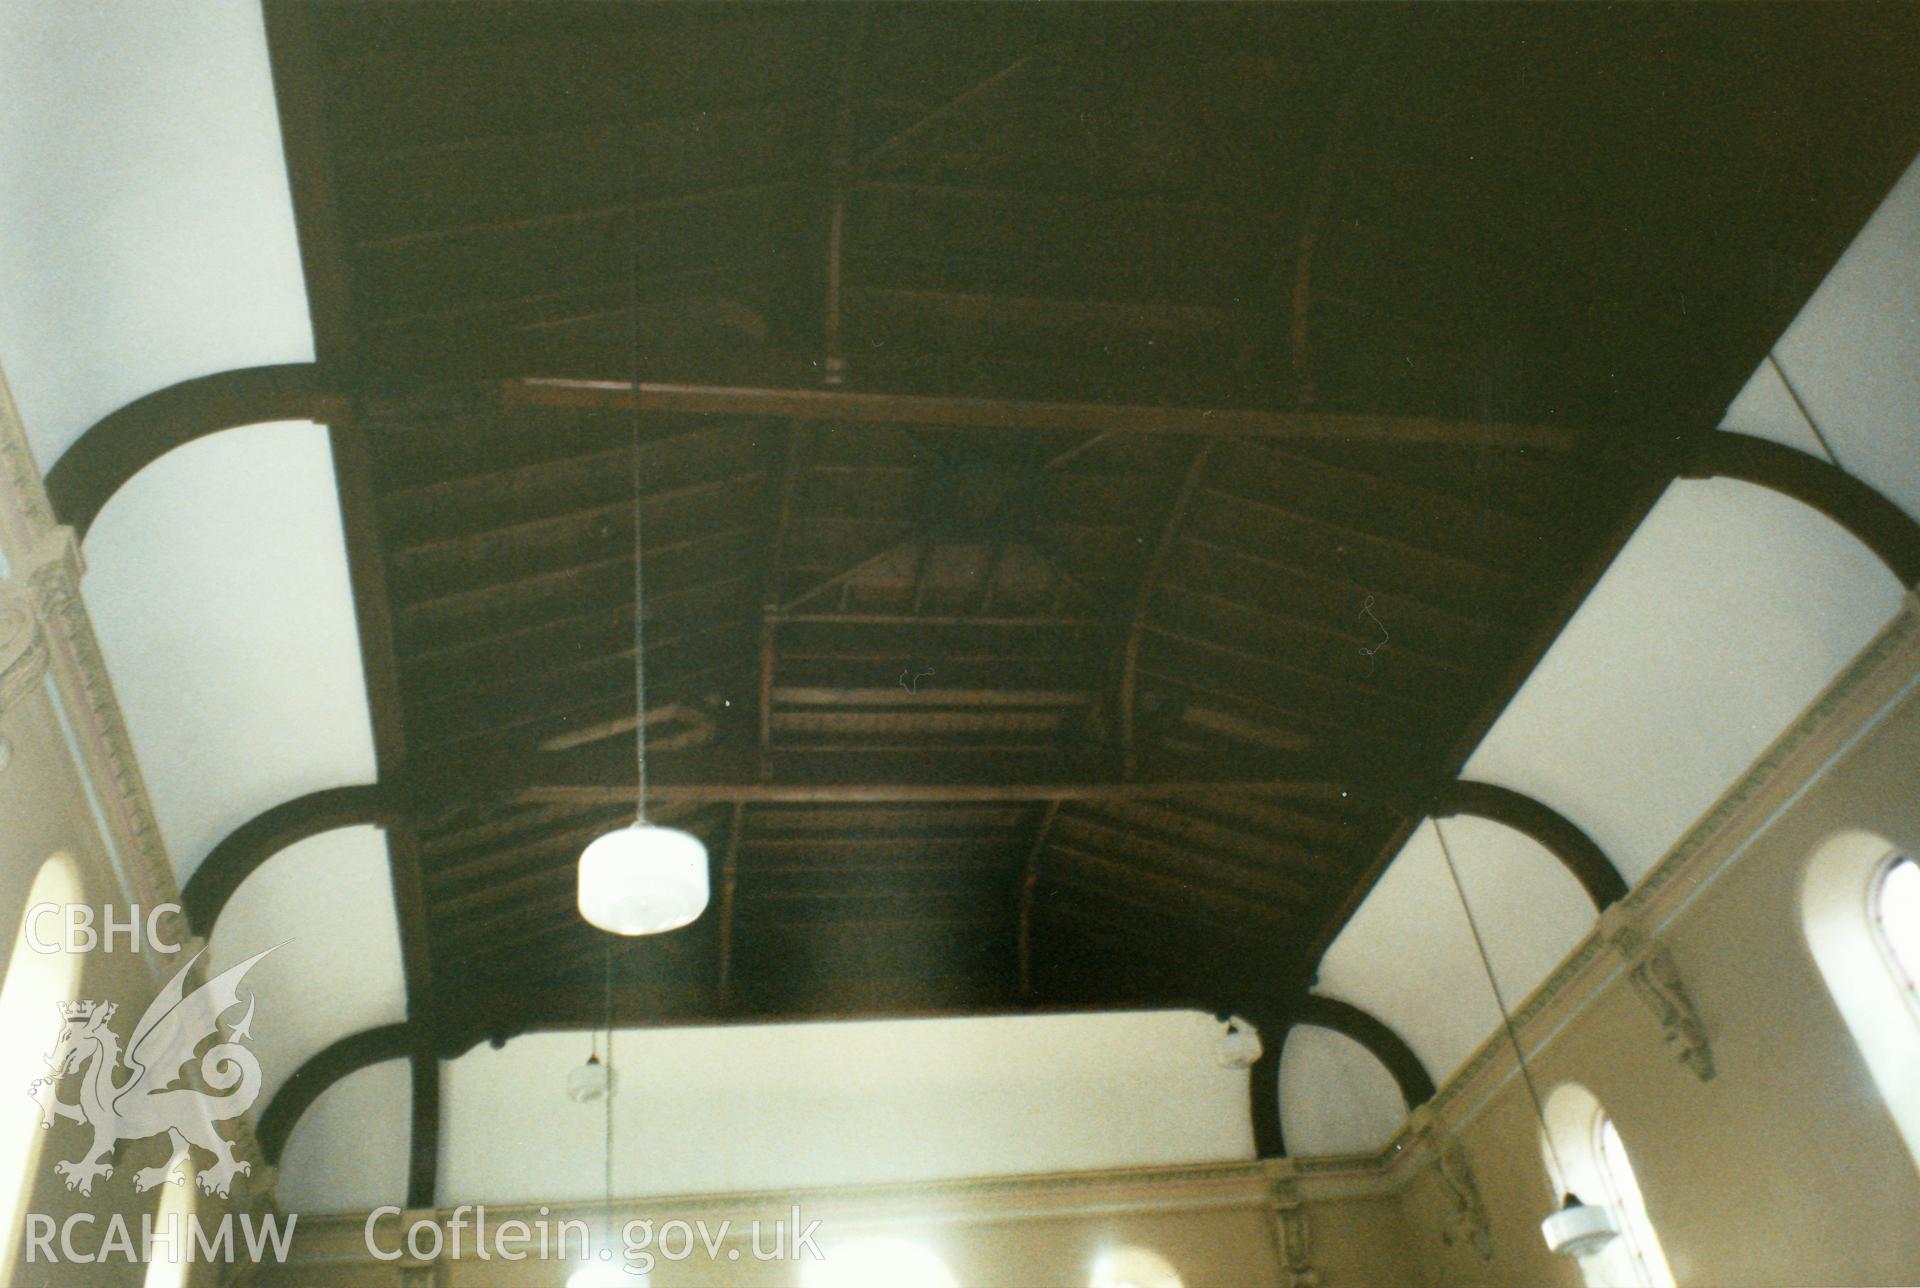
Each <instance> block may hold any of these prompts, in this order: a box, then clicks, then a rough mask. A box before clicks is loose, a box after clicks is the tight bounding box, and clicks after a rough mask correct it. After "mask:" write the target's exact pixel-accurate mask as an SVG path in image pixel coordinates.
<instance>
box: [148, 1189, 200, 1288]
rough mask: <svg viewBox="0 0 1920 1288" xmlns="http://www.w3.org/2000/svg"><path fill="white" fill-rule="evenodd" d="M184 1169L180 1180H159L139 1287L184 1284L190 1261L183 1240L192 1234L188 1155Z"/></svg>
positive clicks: (179, 1287)
mask: <svg viewBox="0 0 1920 1288" xmlns="http://www.w3.org/2000/svg"><path fill="white" fill-rule="evenodd" d="M185 1171H186V1178H185V1179H184V1180H183V1181H181V1183H180V1184H178V1185H175V1184H174V1183H173V1182H172V1181H163V1182H161V1184H160V1208H159V1211H157V1212H155V1213H154V1216H153V1235H154V1242H153V1257H152V1259H151V1260H150V1261H148V1262H147V1277H146V1280H145V1281H144V1283H143V1285H142V1288H186V1284H187V1270H188V1267H189V1264H190V1263H189V1262H188V1261H187V1243H188V1241H189V1240H190V1239H191V1238H192V1237H193V1231H192V1229H191V1226H190V1222H191V1221H192V1219H193V1205H194V1198H195V1195H196V1190H195V1189H194V1177H193V1164H192V1160H191V1159H189V1160H188V1162H187V1164H186V1167H185ZM162 1239H165V1242H164V1243H163V1242H162Z"/></svg>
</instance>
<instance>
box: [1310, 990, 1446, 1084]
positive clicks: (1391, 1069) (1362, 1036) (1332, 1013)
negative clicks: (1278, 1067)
mask: <svg viewBox="0 0 1920 1288" xmlns="http://www.w3.org/2000/svg"><path fill="white" fill-rule="evenodd" d="M1293 1023H1295V1024H1311V1025H1314V1026H1315V1027H1317V1028H1323V1029H1332V1030H1333V1031H1334V1032H1335V1033H1340V1034H1344V1035H1345V1036H1347V1037H1350V1038H1352V1039H1353V1040H1354V1041H1355V1042H1358V1043H1359V1044H1360V1045H1361V1046H1363V1047H1365V1048H1366V1049H1367V1050H1368V1051H1371V1052H1372V1053H1373V1058H1374V1059H1376V1060H1378V1061H1379V1062H1380V1063H1381V1064H1383V1065H1385V1066H1386V1067H1387V1072H1388V1073H1390V1074H1392V1075H1393V1080H1394V1082H1395V1083H1397V1084H1398V1085H1399V1087H1400V1098H1401V1099H1403V1100H1405V1101H1406V1102H1407V1108H1408V1109H1414V1108H1417V1107H1419V1106H1420V1105H1424V1104H1425V1103H1426V1102H1427V1101H1429V1100H1432V1099H1433V1092H1434V1086H1433V1075H1431V1074H1429V1073H1428V1072H1427V1066H1426V1065H1424V1064H1421V1063H1420V1057H1419V1056H1417V1055H1415V1054H1414V1053H1413V1048H1412V1047H1410V1046H1408V1045H1407V1044H1406V1041H1405V1039H1403V1038H1402V1037H1401V1036H1400V1035H1399V1034H1398V1033H1395V1032H1394V1031H1393V1030H1392V1029H1391V1028H1389V1027H1388V1026H1387V1024H1386V1022H1385V1021H1384V1020H1379V1019H1376V1018H1374V1016H1373V1015H1372V1014H1370V1013H1369V1012H1366V1011H1363V1010H1361V1009H1360V1008H1359V1007H1357V1006H1355V1005H1354V1004H1353V1003H1351V1002H1342V1001H1340V1000H1339V999H1338V998H1333V997H1321V996H1320V995H1319V994H1317V993H1309V994H1307V996H1306V997H1305V998H1304V999H1303V1000H1302V1001H1301V1003H1300V1006H1299V1007H1298V1009H1296V1010H1295V1011H1294V1013H1293ZM1281 1040H1282V1042H1283V1043H1284V1041H1285V1035H1284V1034H1283V1035H1282V1039H1281Z"/></svg>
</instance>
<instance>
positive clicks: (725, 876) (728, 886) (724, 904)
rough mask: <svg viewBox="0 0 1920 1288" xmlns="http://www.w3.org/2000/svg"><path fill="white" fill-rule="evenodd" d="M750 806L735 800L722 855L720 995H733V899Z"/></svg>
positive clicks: (738, 878) (738, 875) (737, 885)
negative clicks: (741, 844)
mask: <svg viewBox="0 0 1920 1288" xmlns="http://www.w3.org/2000/svg"><path fill="white" fill-rule="evenodd" d="M746 827H747V806H746V803H745V802H744V801H735V802H734V803H733V816H732V820H731V821H730V822H729V823H728V825H727V849H726V853H725V854H723V855H722V856H721V858H720V912H719V916H720V926H719V940H720V943H719V957H720V962H719V971H718V980H717V987H718V989H719V991H720V996H721V997H723V998H728V997H732V996H733V901H734V899H735V897H736V894H737V891H738V888H739V885H740V840H741V838H742V837H743V836H744V835H745V834H746Z"/></svg>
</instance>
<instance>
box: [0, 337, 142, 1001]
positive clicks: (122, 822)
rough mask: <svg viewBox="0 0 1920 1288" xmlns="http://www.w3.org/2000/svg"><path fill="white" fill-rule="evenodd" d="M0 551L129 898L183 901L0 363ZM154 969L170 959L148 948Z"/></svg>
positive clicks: (72, 556) (73, 559)
mask: <svg viewBox="0 0 1920 1288" xmlns="http://www.w3.org/2000/svg"><path fill="white" fill-rule="evenodd" d="M0 552H4V554H5V556H6V562H7V568H8V572H9V573H10V575H11V577H12V579H13V580H14V581H15V582H16V583H18V584H20V585H22V586H24V587H26V589H27V591H28V593H29V595H30V597H31V602H32V606H33V611H34V615H35V616H36V617H37V618H38V620H39V624H40V631H41V634H42V637H43V639H44V641H45V648H46V654H47V659H48V664H49V670H50V671H51V673H52V676H53V688H54V695H55V697H56V699H57V700H58V702H59V705H60V708H61V711H62V714H63V715H64V716H65V718H66V721H67V724H68V727H69V730H70V732H71V734H72V737H73V742H74V744H75V746H76V747H77V748H78V752H79V756H78V759H79V760H80V769H81V772H82V773H83V774H85V776H86V778H87V781H88V785H89V788H90V790H91V791H92V792H93V794H94V798H95V800H96V802H97V803H98V804H99V806H100V814H101V816H102V818H103V819H104V821H105V825H106V830H107V833H108V835H107V836H106V837H105V838H103V839H104V840H105V841H106V842H107V846H108V849H109V850H110V852H111V853H112V854H113V855H114V856H115V859H116V860H117V867H118V869H119V877H120V880H121V884H122V886H123V887H124V893H125V895H126V897H127V900H128V902H130V903H137V904H139V905H140V906H142V907H144V908H154V907H158V906H159V905H161V904H166V903H178V902H179V899H180V887H179V883H178V882H177V881H176V880H175V879H174V875H173V864H172V863H171V862H169V861H168V859H167V850H166V842H165V840H164V839H163V838H162V836H161V834H160V826H159V822H158V820H157V819H156V818H155V816H154V812H153V800H152V798H151V797H150V796H149V795H148V794H147V787H146V780H145V779H144V778H143V777H142V776H141V773H140V765H139V761H138V760H137V759H136V757H135V756H134V751H133V741H132V739H131V738H130V737H129V736H128V734H127V725H126V720H125V718H124V717H123V716H122V715H121V712H120V703H119V701H118V699H117V698H115V696H114V692H113V681H112V680H111V679H110V678H109V676H108V674H107V663H106V659H105V657H103V656H102V655H101V652H100V641H99V638H98V637H97V636H96V635H95V634H94V630H93V621H92V619H91V618H90V617H89V616H88V615H87V609H86V604H85V602H84V601H83V600H82V599H81V594H80V583H81V578H82V577H83V576H84V574H85V571H86V561H85V559H84V557H83V556H82V554H81V551H80V543H79V541H78V539H77V538H76V537H75V535H74V532H73V530H72V529H71V528H65V527H61V526H59V523H58V520H57V518H56V516H55V515H54V512H53V506H52V503H51V502H50V501H49V500H48V499H47V490H46V485H45V483H44V482H43V481H42V479H41V476H40V469H39V466H38V465H37V464H36V463H35V461H34V456H33V449H32V447H31V445H30V444H29V442H28V440H27V434H26V428H25V426H24V425H23V424H22V423H21V420H20V412H19V409H18V408H17V407H16V406H15V405H14V401H13V394H12V391H11V389H10V388H9V387H8V386H7V383H6V374H5V372H4V371H0ZM144 956H145V959H146V962H147V966H148V969H149V970H150V971H152V972H153V973H154V975H155V977H156V978H158V977H160V975H161V974H162V972H166V971H168V970H169V964H168V959H165V958H162V957H161V956H160V955H158V954H157V953H155V952H154V951H153V949H152V947H151V946H149V947H148V949H147V951H146V953H145V954H144Z"/></svg>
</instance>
